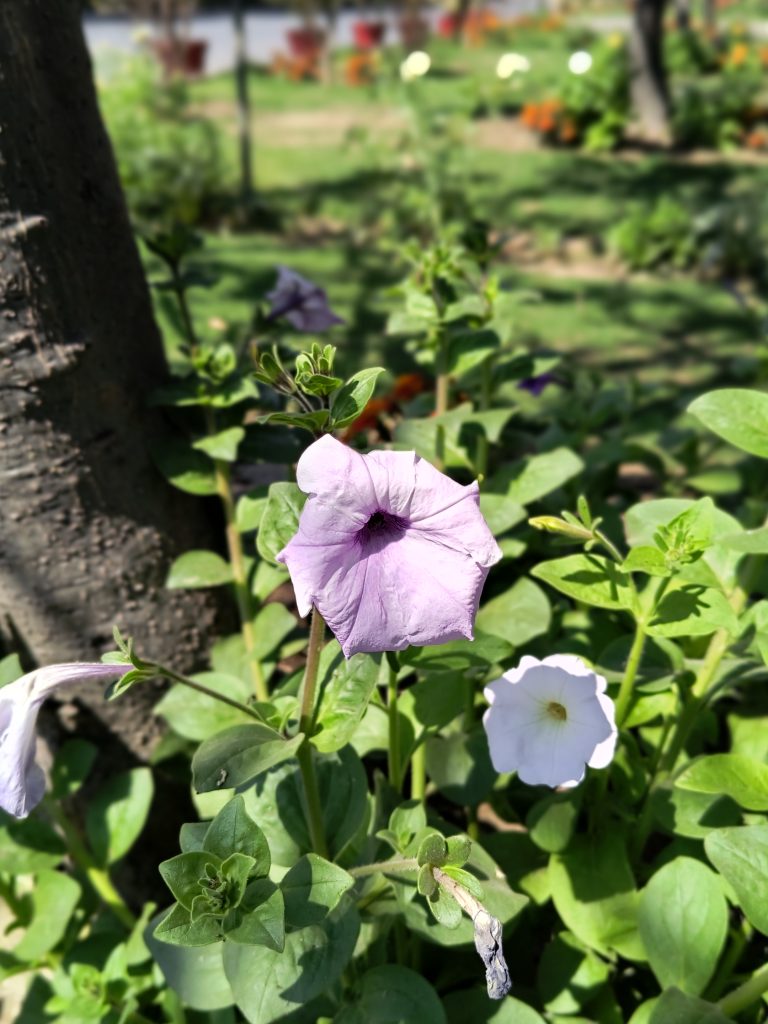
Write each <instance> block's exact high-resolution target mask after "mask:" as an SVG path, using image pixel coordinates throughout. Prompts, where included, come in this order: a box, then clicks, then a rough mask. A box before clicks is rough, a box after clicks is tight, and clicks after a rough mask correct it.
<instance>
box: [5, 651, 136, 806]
mask: <svg viewBox="0 0 768 1024" xmlns="http://www.w3.org/2000/svg"><path fill="white" fill-rule="evenodd" d="M130 668H131V666H130V665H105V664H91V663H88V662H74V663H71V664H66V665H48V666H47V667H46V668H38V669H35V671H34V672H28V673H27V674H26V675H24V676H22V677H21V678H20V679H17V680H16V681H15V682H13V683H8V685H7V686H4V687H3V688H2V689H0V807H1V808H2V809H3V810H4V811H7V812H8V813H9V814H12V815H13V816H14V818H26V816H27V815H28V814H29V812H30V811H31V810H32V808H33V807H35V806H36V805H37V804H39V803H40V801H41V800H42V799H43V794H44V793H45V775H44V774H43V770H42V768H41V767H40V765H38V764H37V763H36V762H35V746H36V740H37V736H36V733H35V726H36V724H37V716H38V713H39V711H40V705H41V704H42V703H43V701H44V700H45V699H46V698H47V697H49V696H50V695H51V694H52V693H53V691H54V690H55V689H56V688H57V687H58V686H62V685H64V684H66V683H84V682H90V681H91V680H94V679H101V680H104V681H106V680H109V679H117V678H118V677H120V676H122V675H124V674H125V673H126V672H128V671H129V670H130Z"/></svg>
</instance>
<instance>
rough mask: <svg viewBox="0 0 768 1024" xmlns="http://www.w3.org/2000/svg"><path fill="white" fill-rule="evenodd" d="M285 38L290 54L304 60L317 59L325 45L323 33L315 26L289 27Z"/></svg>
mask: <svg viewBox="0 0 768 1024" xmlns="http://www.w3.org/2000/svg"><path fill="white" fill-rule="evenodd" d="M285 38H286V39H287V40H288V49H289V50H290V51H291V55H292V56H294V57H300V58H302V59H304V60H317V59H318V58H319V57H320V54H321V53H322V52H323V47H324V45H325V33H324V32H322V31H321V30H320V29H317V28H291V29H288V31H287V32H286V33H285Z"/></svg>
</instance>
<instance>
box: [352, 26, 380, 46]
mask: <svg viewBox="0 0 768 1024" xmlns="http://www.w3.org/2000/svg"><path fill="white" fill-rule="evenodd" d="M386 33H387V26H386V25H385V23H384V22H383V21H356V22H354V24H353V25H352V38H353V39H354V40H355V46H357V47H358V49H360V50H375V49H376V48H377V47H378V46H381V44H382V43H383V42H384V36H385V35H386Z"/></svg>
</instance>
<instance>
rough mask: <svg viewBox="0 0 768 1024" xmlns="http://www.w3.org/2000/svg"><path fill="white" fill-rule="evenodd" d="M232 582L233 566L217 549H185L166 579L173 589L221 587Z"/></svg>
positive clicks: (169, 586)
mask: <svg viewBox="0 0 768 1024" xmlns="http://www.w3.org/2000/svg"><path fill="white" fill-rule="evenodd" d="M231 582H232V567H231V566H230V564H229V562H226V561H225V560H224V559H223V558H222V557H221V555H217V554H216V552H215V551H185V552H184V554H183V555H180V556H179V557H178V558H177V559H176V561H175V562H174V563H173V565H172V566H171V568H170V569H169V571H168V578H167V579H166V581H165V585H166V587H168V588H169V589H171V590H175V589H179V588H182V587H183V588H193V587H194V588H197V587H220V586H222V585H223V584H224V583H231Z"/></svg>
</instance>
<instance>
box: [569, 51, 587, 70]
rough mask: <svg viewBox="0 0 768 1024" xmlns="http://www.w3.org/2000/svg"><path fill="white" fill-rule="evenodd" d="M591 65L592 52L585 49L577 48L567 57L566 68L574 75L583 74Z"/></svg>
mask: <svg viewBox="0 0 768 1024" xmlns="http://www.w3.org/2000/svg"><path fill="white" fill-rule="evenodd" d="M591 67H592V54H591V53H587V51H586V50H577V51H576V53H572V54H571V56H570V57H569V58H568V70H569V71H571V72H572V73H573V74H574V75H585V74H586V73H587V71H589V69H590V68H591Z"/></svg>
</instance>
